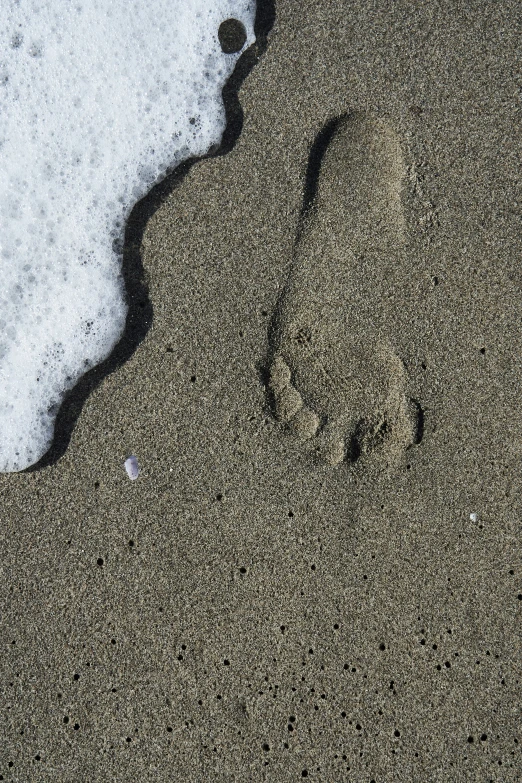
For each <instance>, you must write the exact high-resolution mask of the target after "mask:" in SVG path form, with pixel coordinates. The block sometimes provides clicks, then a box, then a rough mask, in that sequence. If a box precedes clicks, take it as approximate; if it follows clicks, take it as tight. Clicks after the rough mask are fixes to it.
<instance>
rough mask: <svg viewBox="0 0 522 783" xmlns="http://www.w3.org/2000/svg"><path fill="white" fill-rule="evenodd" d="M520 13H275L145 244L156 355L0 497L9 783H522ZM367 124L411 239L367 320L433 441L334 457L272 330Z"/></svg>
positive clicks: (464, 8) (363, 295)
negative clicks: (316, 447) (318, 449)
mask: <svg viewBox="0 0 522 783" xmlns="http://www.w3.org/2000/svg"><path fill="white" fill-rule="evenodd" d="M518 12H519V8H518V6H517V4H516V3H513V4H510V3H508V2H500V3H495V4H491V5H487V4H484V3H475V2H470V1H468V2H464V3H459V4H455V3H445V4H444V3H443V4H434V3H423V4H414V5H411V4H403V3H394V4H390V3H385V2H382V1H381V2H377V3H371V4H370V3H364V2H354V3H351V4H347V3H340V2H335V1H334V0H329V1H328V2H327V1H326V0H317V2H314V3H309V4H304V5H303V4H302V3H298V2H294V1H293V0H285V1H284V2H281V3H278V5H277V7H276V13H277V18H276V23H275V26H274V28H273V31H272V33H271V35H270V39H269V46H268V49H267V51H266V53H265V54H264V55H263V57H262V59H261V60H260V62H259V63H258V65H257V66H256V67H255V68H254V70H253V71H252V73H251V74H250V75H249V77H248V78H247V79H246V81H245V82H244V84H243V86H242V89H241V91H240V94H239V98H240V102H241V105H242V107H243V111H244V125H243V129H242V133H241V136H240V138H239V140H238V141H237V143H236V145H235V147H234V148H233V150H232V151H231V152H230V153H229V154H227V155H225V156H223V157H218V158H213V159H210V160H204V161H200V162H198V163H197V164H196V165H194V166H193V167H192V168H191V169H190V171H189V173H188V174H187V176H186V177H185V178H184V179H183V181H182V182H181V183H180V185H179V186H178V187H176V188H175V189H174V190H173V191H172V193H171V194H170V195H169V196H168V197H167V198H166V199H165V201H164V203H163V204H162V205H161V206H160V208H159V209H158V210H157V211H156V212H155V214H154V215H153V216H152V217H151V219H150V220H149V222H148V225H147V228H146V231H145V234H144V237H143V245H142V260H143V265H144V268H145V272H146V278H147V282H148V287H149V297H150V301H151V303H152V306H153V311H154V318H153V322H152V326H151V328H150V330H149V331H148V333H147V335H146V337H145V339H144V340H143V342H142V343H141V344H140V345H139V346H138V348H137V349H136V351H135V353H134V354H133V356H132V357H131V358H130V360H129V361H128V362H127V363H126V364H124V365H123V366H122V367H121V368H120V369H118V370H117V371H116V372H114V373H113V374H111V375H109V376H108V377H106V378H105V380H104V381H103V383H102V384H101V385H100V386H99V387H98V388H97V389H96V390H95V391H94V392H93V393H92V394H91V395H90V396H89V398H88V399H87V402H86V404H85V406H84V408H83V410H82V413H81V415H80V417H79V419H78V421H77V424H76V426H75V428H74V431H73V435H72V438H71V442H70V444H69V447H68V449H67V451H66V453H65V454H64V456H63V457H62V458H61V459H60V460H59V461H58V462H57V463H56V464H54V465H52V466H50V467H46V468H44V469H42V470H40V471H37V472H34V473H26V474H17V475H15V474H13V475H4V476H1V477H0V497H1V517H2V525H1V533H0V536H1V552H2V558H1V564H0V573H1V596H0V601H1V603H0V618H1V624H2V634H1V638H2V644H3V650H2V653H1V658H0V660H1V663H0V690H1V697H0V698H1V703H2V710H1V711H0V719H1V723H0V775H1V776H2V779H3V780H6V781H21V782H22V781H23V782H24V783H25V781H29V780H30V781H42V782H43V781H45V782H46V783H47V781H49V783H51V781H52V783H80V782H81V783H83V781H89V782H90V783H94V781H100V783H102V781H103V782H104V783H105V781H126V782H127V781H134V780H136V781H138V780H139V781H141V783H145V781H178V780H179V781H186V782H187V783H188V782H189V781H201V782H202V783H203V782H205V781H210V780H212V781H219V782H220V783H225V781H226V782H227V783H228V782H229V781H249V780H252V781H261V780H266V781H276V782H277V783H279V782H281V783H287V781H288V783H290V781H297V780H301V779H302V778H303V777H304V776H305V772H306V777H307V778H308V779H309V780H311V781H312V780H314V781H353V783H363V781H364V782H365V783H370V781H372V780H373V781H375V783H384V782H386V783H392V782H394V781H400V782H402V781H404V782H406V781H408V782H409V781H415V782H416V781H422V782H423V783H431V782H433V783H435V782H437V783H439V781H440V782H442V781H444V782H446V781H447V782H448V783H450V782H451V783H453V781H470V782H471V781H473V782H476V781H484V782H485V781H490V780H491V781H502V783H507V782H508V781H517V780H520V778H521V777H522V760H521V756H520V746H521V743H522V735H521V732H520V713H519V705H520V697H521V688H520V678H521V656H520V653H521V648H520V612H521V610H522V601H521V600H520V596H521V595H522V564H521V558H520V509H519V505H520V501H519V498H520V490H521V486H520V485H521V480H520V461H521V460H520V458H521V452H522V447H521V443H522V441H521V435H522V414H521V407H520V388H521V381H522V369H521V359H520V357H521V356H522V350H521V348H522V346H521V335H520V325H521V323H522V271H521V270H522V265H521V258H522V253H521V250H522V247H521V244H522V234H521V232H520V223H521V203H522V202H521V200H520V186H521V182H520V178H521V174H520V171H521V169H520V150H521V149H522V139H521V135H522V133H521V111H522V103H521V86H522V85H521V84H520V77H519V75H518V73H517V71H516V63H517V62H518V59H519V58H520V43H519V42H520V32H521V31H520V22H519V13H518ZM355 112H359V113H363V114H365V115H371V116H372V117H376V118H378V122H382V123H385V125H386V127H389V128H390V129H392V131H393V134H394V138H397V139H398V144H399V146H400V150H401V154H402V156H403V159H404V167H405V176H404V183H403V185H402V190H401V209H402V212H403V215H404V243H403V245H402V246H401V247H395V248H392V247H390V252H389V253H381V252H377V251H375V252H374V251H372V252H368V253H367V254H365V253H364V252H363V251H362V250H361V256H362V257H361V259H360V265H361V266H360V268H358V270H357V280H358V281H359V282H358V283H357V285H355V284H353V285H352V288H351V295H350V299H349V301H348V302H347V306H351V307H352V310H353V311H356V312H357V313H358V316H359V323H360V324H362V326H361V329H362V332H360V334H359V337H358V341H359V342H358V344H360V345H363V346H364V345H365V339H364V338H365V331H364V329H366V330H367V332H366V333H367V334H368V336H369V337H370V336H371V335H370V332H369V331H368V329H369V326H366V327H365V326H364V324H365V323H366V324H368V323H369V321H368V319H370V318H371V317H372V316H374V321H375V322H376V323H378V333H379V339H381V340H382V341H383V343H386V345H391V346H392V347H393V351H394V356H397V357H398V360H399V361H400V364H401V367H402V368H403V370H401V372H404V378H405V380H404V384H403V386H401V389H402V388H403V387H404V389H407V397H408V399H414V400H416V401H417V403H418V406H420V409H421V410H422V433H421V434H422V438H420V437H417V438H416V439H414V440H416V442H414V443H413V444H411V445H409V444H402V445H401V448H400V449H395V450H394V451H393V453H394V457H393V459H391V458H390V459H387V457H386V454H387V453H389V451H388V452H387V450H386V448H384V447H383V449H381V450H379V449H375V450H373V449H369V453H368V454H367V455H366V454H362V456H361V457H360V458H359V459H356V460H351V459H346V456H347V454H348V452H346V453H345V452H343V454H342V459H341V460H340V461H339V464H336V465H335V466H332V465H330V464H328V462H327V461H326V462H325V460H324V459H321V458H319V457H320V455H319V457H318V455H317V454H314V453H313V451H310V450H308V449H307V448H305V447H304V446H303V440H302V439H300V438H299V437H295V434H292V433H291V432H288V431H287V429H288V428H287V427H286V426H285V425H284V423H282V422H281V420H278V419H277V417H276V416H275V415H274V408H273V405H271V401H270V389H269V375H270V372H269V370H270V357H271V351H272V354H273V349H272V348H271V343H270V334H271V331H270V330H271V323H272V322H273V317H274V313H275V312H276V309H277V307H278V302H280V300H281V296H282V294H283V292H284V290H285V286H286V285H288V280H289V279H290V276H291V274H292V263H293V260H294V259H295V257H296V247H297V246H298V236H299V232H300V226H301V225H302V218H303V206H304V205H305V204H306V196H307V171H308V170H309V167H310V155H311V151H312V152H313V149H314V143H315V142H316V141H317V139H318V137H319V135H320V134H321V132H322V131H324V128H325V127H326V126H327V125H328V123H330V122H332V121H333V120H336V118H341V117H343V116H351V115H353V113H355ZM354 177H355V179H357V174H356V173H355V174H354ZM356 186H357V182H354V187H356ZM335 225H336V222H335V221H334V223H333V226H334V228H335ZM329 243H330V245H331V247H333V248H336V247H337V249H338V250H339V258H340V259H341V261H342V259H343V258H344V257H345V254H344V252H341V248H340V247H339V245H340V240H339V239H337V238H336V231H332V232H331V236H330V237H329ZM326 268H327V269H328V265H326ZM318 269H323V270H324V269H325V266H324V264H323V265H322V266H321V265H318ZM311 270H312V271H310V270H309V271H308V272H307V275H312V273H313V266H312V267H311ZM343 274H344V273H343ZM336 279H337V286H336V285H334V281H335V280H336ZM351 279H352V278H351V277H350V276H348V278H347V280H348V282H346V280H345V281H344V282H343V286H345V285H346V286H349V285H350V282H349V281H350V280H351ZM310 281H311V283H312V284H313V285H315V286H316V290H317V291H318V292H319V294H320V296H323V297H324V299H325V301H333V300H334V299H335V297H337V299H340V300H341V302H340V304H339V307H340V308H341V310H342V303H343V300H344V296H341V297H339V283H338V278H336V277H335V275H332V274H331V273H330V272H329V273H328V274H322V275H321V276H320V277H319V276H318V277H317V279H316V281H315V282H314V280H313V279H312V278H310ZM343 290H344V289H343ZM319 294H318V295H319ZM311 320H312V323H316V322H317V317H316V316H315V315H313V313H312V317H311ZM375 328H376V329H377V326H376V327H375ZM328 340H330V342H328V345H329V346H330V348H331V346H332V345H333V346H334V347H335V340H337V342H338V344H339V351H340V352H341V355H342V351H344V350H345V346H344V344H343V343H342V340H343V337H342V331H341V332H335V334H334V336H333V337H331V338H330V337H329V338H328ZM332 341H333V342H332ZM372 366H373V365H371V363H370V364H368V365H367V371H368V373H370V372H375V373H377V375H378V372H379V370H378V368H377V370H375V371H373V370H371V367H372ZM380 366H382V365H380ZM305 375H306V373H305V374H304V375H303V377H304V379H305V381H306V382H307V383H308V382H309V383H311V387H310V388H312V391H311V392H310V391H308V392H307V393H308V394H309V395H310V394H311V395H312V396H313V393H315V392H314V391H313V389H314V388H315V387H314V386H313V381H309V379H308V380H307V377H305ZM304 385H305V384H304V382H303V393H304ZM375 388H378V387H377V386H376V387H375ZM318 394H319V393H318ZM376 394H377V392H376ZM404 394H405V395H406V391H405V392H404ZM305 396H306V395H305ZM372 399H373V398H372ZM416 411H417V414H418V412H419V409H416ZM417 434H418V433H417ZM419 441H420V442H419ZM129 454H134V455H136V457H137V459H138V462H139V465H140V475H139V477H138V479H137V480H136V481H133V482H131V481H129V479H128V477H127V475H126V473H125V470H124V468H123V461H124V459H125V458H126V457H127V456H129ZM471 513H476V514H477V518H476V521H472V520H471V519H470V514H471Z"/></svg>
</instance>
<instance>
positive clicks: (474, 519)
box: [469, 512, 478, 522]
mask: <svg viewBox="0 0 522 783" xmlns="http://www.w3.org/2000/svg"><path fill="white" fill-rule="evenodd" d="M469 518H470V519H471V521H472V522H476V521H477V519H478V514H475V512H473V514H470V515H469Z"/></svg>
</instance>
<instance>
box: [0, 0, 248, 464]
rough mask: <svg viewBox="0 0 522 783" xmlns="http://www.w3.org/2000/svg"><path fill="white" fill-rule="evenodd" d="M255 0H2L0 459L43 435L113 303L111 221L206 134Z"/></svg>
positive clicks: (119, 296)
mask: <svg viewBox="0 0 522 783" xmlns="http://www.w3.org/2000/svg"><path fill="white" fill-rule="evenodd" d="M254 15H255V2H254V0H148V2H143V0H141V2H129V0H77V1H76V2H71V3H63V2H60V0H52V2H48V3H44V4H42V3H41V2H39V0H5V1H4V3H3V5H2V15H1V17H0V224H1V232H0V273H1V285H0V471H3V472H5V471H15V470H22V469H23V468H26V467H28V466H29V465H31V464H33V463H35V462H37V461H38V460H39V459H40V458H41V457H42V456H43V455H44V454H45V452H46V451H47V449H48V448H49V446H50V444H51V441H52V437H53V429H54V421H55V418H56V414H57V412H58V409H59V406H60V402H61V400H62V399H63V396H64V393H65V392H66V391H67V390H68V389H70V388H71V387H72V386H73V385H74V384H75V383H76V381H77V380H78V378H79V377H80V376H81V375H82V374H83V373H85V372H86V370H87V369H89V368H90V367H93V366H94V365H95V364H97V363H99V362H100V361H102V360H103V359H104V358H106V357H107V356H108V354H109V353H110V352H111V350H112V348H113V347H114V345H115V344H116V342H117V341H118V339H119V338H120V336H121V334H122V331H123V329H124V325H125V317H126V313H127V307H126V304H125V293H124V287H123V281H122V275H121V256H120V254H119V252H118V247H120V248H121V244H122V238H123V231H124V224H125V220H126V219H127V217H128V215H129V213H130V211H131V209H132V207H133V205H134V204H135V203H136V201H138V200H139V199H140V198H142V197H143V196H144V195H145V194H146V193H147V191H148V190H150V188H151V186H152V185H153V184H154V183H156V182H157V181H159V180H160V179H162V178H163V177H164V176H165V173H166V171H167V170H168V169H171V168H173V167H174V166H176V165H178V164H179V163H180V162H181V161H182V160H184V159H186V158H187V157H190V156H196V155H202V154H204V153H205V152H206V151H207V150H208V149H209V148H210V147H211V146H212V145H214V144H217V143H219V141H220V139H221V136H222V133H223V130H224V125H225V113H224V107H223V102H222V98H221V90H222V87H223V84H224V83H225V81H226V79H227V78H228V76H229V75H230V73H231V72H232V70H233V68H234V65H235V63H236V61H237V58H238V56H239V53H235V54H225V53H223V51H222V50H221V47H220V44H219V41H218V30H219V27H220V24H221V23H222V22H223V21H224V20H225V19H228V18H231V17H234V18H236V19H239V20H240V21H241V22H242V23H243V25H244V27H245V29H246V34H247V39H246V42H245V45H244V46H245V47H248V46H249V45H250V44H251V43H253V41H254V33H253V21H254Z"/></svg>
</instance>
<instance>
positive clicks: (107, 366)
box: [23, 0, 275, 473]
mask: <svg viewBox="0 0 522 783" xmlns="http://www.w3.org/2000/svg"><path fill="white" fill-rule="evenodd" d="M274 22H275V6H274V2H273V0H257V8H256V18H255V22H254V34H255V37H256V40H255V42H254V43H253V44H252V46H250V47H249V48H248V49H247V51H246V52H244V53H243V54H242V55H241V57H240V58H239V60H238V61H237V63H236V67H235V68H234V71H233V73H232V74H231V76H230V78H229V79H228V81H227V83H226V84H225V86H224V87H223V92H222V95H223V102H224V105H225V114H226V127H225V131H224V133H223V136H222V139H221V143H220V144H219V146H217V147H215V148H214V149H211V150H209V152H208V153H207V154H206V155H203V156H200V157H196V158H189V159H188V160H186V161H184V162H183V163H182V164H181V165H180V166H178V167H177V168H176V169H175V170H173V171H172V172H170V173H169V174H168V175H167V176H166V177H165V179H163V180H162V181H161V182H160V183H159V184H158V185H156V186H155V187H153V188H152V190H151V191H150V192H149V193H148V194H147V196H145V198H143V199H142V200H141V201H139V202H138V203H137V204H136V205H135V207H134V208H133V210H132V212H131V214H130V216H129V219H128V221H127V225H126V227H125V237H124V244H123V248H120V250H121V252H122V254H123V259H122V274H123V279H124V283H125V290H126V301H127V305H128V314H127V320H126V323H125V330H124V332H123V335H122V337H121V339H120V340H119V342H118V343H117V345H116V346H115V348H114V350H113V351H112V353H111V354H110V356H108V357H107V359H105V361H103V362H101V363H100V364H98V365H96V367H93V369H92V370H89V372H87V373H85V375H83V376H82V377H81V378H80V380H79V381H78V383H77V384H76V386H74V388H73V389H71V390H70V391H69V392H67V393H66V394H65V396H64V398H63V401H62V402H61V406H60V410H59V413H58V416H57V418H56V423H55V429H54V437H53V442H52V444H51V447H50V449H49V450H48V451H47V452H46V454H45V455H44V456H43V457H42V459H41V460H39V461H38V462H37V463H35V464H34V465H31V466H30V467H29V468H27V469H26V470H25V471H23V472H25V473H31V472H34V471H37V470H40V469H41V468H44V467H47V466H49V465H52V464H54V463H55V462H57V461H58V460H59V459H60V457H62V456H63V454H64V453H65V451H66V449H67V447H68V445H69V442H70V440H71V436H72V432H73V430H74V427H75V425H76V421H77V420H78V417H79V415H80V413H81V411H82V408H83V406H84V404H85V402H86V400H87V398H88V397H89V395H90V394H91V393H92V392H93V391H94V389H96V388H97V387H98V386H99V384H100V383H101V382H102V380H103V379H104V378H105V377H106V376H107V375H110V374H111V373H112V372H114V371H115V370H117V369H118V368H119V367H121V366H122V365H123V364H125V362H126V361H127V360H128V359H130V357H131V356H132V354H133V353H134V352H135V350H136V348H137V347H138V345H139V344H140V343H141V342H142V341H143V340H144V338H145V336H146V334H147V332H148V331H149V329H150V326H151V324H152V319H153V315H154V313H153V307H152V302H151V301H150V298H149V295H148V289H147V285H146V283H145V276H144V270H143V264H142V260H141V252H140V247H141V243H142V238H143V234H144V231H145V228H146V225H147V223H148V221H149V219H150V218H151V217H152V215H153V214H154V213H155V212H156V210H157V209H158V208H159V207H160V206H161V204H162V203H163V202H164V201H165V199H166V198H167V197H168V196H169V195H170V194H171V193H172V192H173V191H174V190H175V189H176V188H177V187H179V185H180V184H181V183H182V182H183V180H184V179H185V177H186V176H187V174H188V172H189V171H190V169H191V168H192V166H193V165H194V164H195V163H197V162H198V161H200V160H203V159H206V158H212V157H218V156H221V155H226V154H227V153H228V152H230V151H231V150H232V148H233V147H234V145H235V143H236V141H237V140H238V138H239V136H240V135H241V131H242V129H243V110H242V108H241V104H240V102H239V97H238V92H239V89H240V87H241V85H242V84H243V82H244V80H245V79H246V77H247V76H248V74H249V73H250V71H251V70H252V68H253V67H254V66H255V65H256V63H257V62H258V60H259V59H260V57H261V56H262V55H263V54H264V52H265V51H266V48H267V46H268V34H269V33H270V30H271V29H272V27H273V25H274ZM230 27H232V25H231V26H230ZM225 33H226V36H227V37H226V38H225V39H224V40H225V41H227V42H228V43H225V45H227V46H230V41H233V36H232V35H231V30H230V29H229V30H228V31H225ZM232 34H233V35H236V36H237V35H238V31H237V30H236V31H232ZM220 38H221V36H220ZM222 45H223V44H222ZM232 46H233V43H232ZM231 50H232V51H233V48H232V49H231Z"/></svg>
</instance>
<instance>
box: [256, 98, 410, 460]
mask: <svg viewBox="0 0 522 783" xmlns="http://www.w3.org/2000/svg"><path fill="white" fill-rule="evenodd" d="M325 138H326V141H325ZM323 144H324V145H325V146H326V148H325V150H324V153H323V155H322V159H321V164H320V170H319V174H318V178H317V184H316V187H315V196H314V198H313V201H312V203H311V205H310V206H309V207H308V208H307V209H306V211H305V214H304V222H303V227H302V230H301V232H300V235H299V238H298V241H297V244H296V250H295V258H294V263H293V265H292V269H291V272H290V278H289V280H288V282H287V284H286V286H285V289H284V291H283V293H282V295H281V298H280V300H279V302H278V305H277V308H276V312H275V314H274V318H273V322H272V327H271V334H270V340H269V342H270V355H269V368H270V369H269V372H270V377H269V391H270V395H271V398H272V403H273V408H274V412H275V415H276V417H277V418H278V419H279V420H280V421H281V422H284V423H285V424H287V425H288V427H289V429H290V430H292V431H293V433H294V434H295V435H296V436H297V437H298V438H300V439H301V440H302V441H303V443H304V444H307V448H308V449H310V450H312V451H314V452H315V453H317V454H318V455H319V456H320V457H321V458H322V460H324V461H325V462H327V463H328V464H330V465H337V464H338V463H340V462H343V461H346V462H354V461H356V460H357V459H359V457H362V456H364V455H367V454H369V453H370V452H373V451H380V452H381V454H384V455H385V457H386V459H387V460H388V461H391V460H393V457H394V456H395V457H396V456H398V455H399V454H400V452H401V451H402V450H404V449H406V448H408V447H409V446H411V445H412V444H413V443H416V442H419V440H420V434H421V422H420V421H419V420H418V410H419V406H418V405H417V404H416V403H415V402H413V401H412V400H410V399H409V398H408V397H407V394H406V388H407V377H406V372H405V368H404V365H403V363H402V361H401V360H400V358H399V357H398V356H397V354H396V353H395V352H394V349H393V347H392V346H391V345H390V344H389V342H388V340H387V339H386V338H385V337H384V336H383V335H384V333H385V332H386V331H387V330H386V329H382V328H380V326H379V324H380V323H381V325H382V322H380V321H379V319H378V318H376V316H375V308H372V301H371V293H370V294H369V295H368V296H366V301H365V295H364V294H363V295H362V296H358V297H354V293H353V292H354V291H358V290H364V287H365V285H366V284H367V281H365V280H364V279H363V276H364V272H362V271H361V259H364V263H365V264H366V268H368V264H372V263H373V264H375V265H379V264H381V266H382V263H388V262H389V258H390V254H395V253H397V251H398V250H400V248H401V246H403V245H404V240H405V221H404V215H403V210H402V205H401V188H402V183H403V179H404V175H405V164H404V160H403V156H402V152H401V148H400V144H399V141H398V138H397V136H396V134H395V133H394V131H393V130H392V129H391V128H390V127H389V126H388V125H387V123H386V122H384V121H383V120H381V119H378V118H376V117H373V116H371V115H369V114H365V113H355V114H350V115H349V116H346V117H343V118H341V119H340V120H338V121H336V122H335V123H333V124H330V125H329V126H328V129H326V131H325V132H323Z"/></svg>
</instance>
